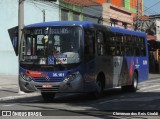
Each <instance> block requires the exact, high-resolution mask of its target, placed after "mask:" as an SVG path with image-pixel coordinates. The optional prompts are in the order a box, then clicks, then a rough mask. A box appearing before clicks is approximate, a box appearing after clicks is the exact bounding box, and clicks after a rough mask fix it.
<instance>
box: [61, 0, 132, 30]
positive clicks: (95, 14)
mask: <svg viewBox="0 0 160 119" xmlns="http://www.w3.org/2000/svg"><path fill="white" fill-rule="evenodd" d="M115 3H116V2H115ZM60 5H61V6H62V7H61V8H62V9H61V16H62V17H61V20H85V21H92V22H94V23H98V22H100V21H101V23H103V24H104V25H110V26H117V27H121V28H127V29H133V27H132V25H133V16H132V12H130V11H129V10H127V9H124V8H123V7H119V6H117V4H115V5H114V4H112V2H111V3H110V2H108V1H107V2H106V0H86V1H81V0H60ZM63 7H64V8H65V9H64V8H63ZM64 16H65V18H64ZM75 18H77V19H75Z"/></svg>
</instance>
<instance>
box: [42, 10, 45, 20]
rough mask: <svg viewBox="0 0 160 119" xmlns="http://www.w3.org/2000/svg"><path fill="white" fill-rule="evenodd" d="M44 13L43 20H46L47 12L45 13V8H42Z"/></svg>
mask: <svg viewBox="0 0 160 119" xmlns="http://www.w3.org/2000/svg"><path fill="white" fill-rule="evenodd" d="M42 13H43V22H45V20H46V13H45V10H44V9H43V10H42Z"/></svg>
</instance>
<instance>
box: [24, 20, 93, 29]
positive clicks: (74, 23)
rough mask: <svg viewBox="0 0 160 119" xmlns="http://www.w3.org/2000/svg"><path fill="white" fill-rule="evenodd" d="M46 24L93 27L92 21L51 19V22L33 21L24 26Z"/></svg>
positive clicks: (43, 25) (42, 25)
mask: <svg viewBox="0 0 160 119" xmlns="http://www.w3.org/2000/svg"><path fill="white" fill-rule="evenodd" d="M46 26H83V27H90V28H93V23H92V22H88V21H53V22H42V23H35V24H31V25H27V26H25V28H31V27H46Z"/></svg>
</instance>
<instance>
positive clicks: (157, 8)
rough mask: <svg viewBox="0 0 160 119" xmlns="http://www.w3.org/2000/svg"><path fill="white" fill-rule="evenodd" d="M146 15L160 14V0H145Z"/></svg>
mask: <svg viewBox="0 0 160 119" xmlns="http://www.w3.org/2000/svg"><path fill="white" fill-rule="evenodd" d="M152 6H153V7H152ZM144 13H145V14H146V15H154V14H160V0H144Z"/></svg>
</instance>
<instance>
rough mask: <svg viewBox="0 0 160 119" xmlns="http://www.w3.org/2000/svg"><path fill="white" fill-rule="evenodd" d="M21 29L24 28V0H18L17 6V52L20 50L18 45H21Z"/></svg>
mask: <svg viewBox="0 0 160 119" xmlns="http://www.w3.org/2000/svg"><path fill="white" fill-rule="evenodd" d="M23 27H24V0H19V5H18V41H19V43H18V51H20V50H21V48H20V46H21V45H20V43H21V37H22V29H23ZM19 53H20V52H19Z"/></svg>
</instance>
